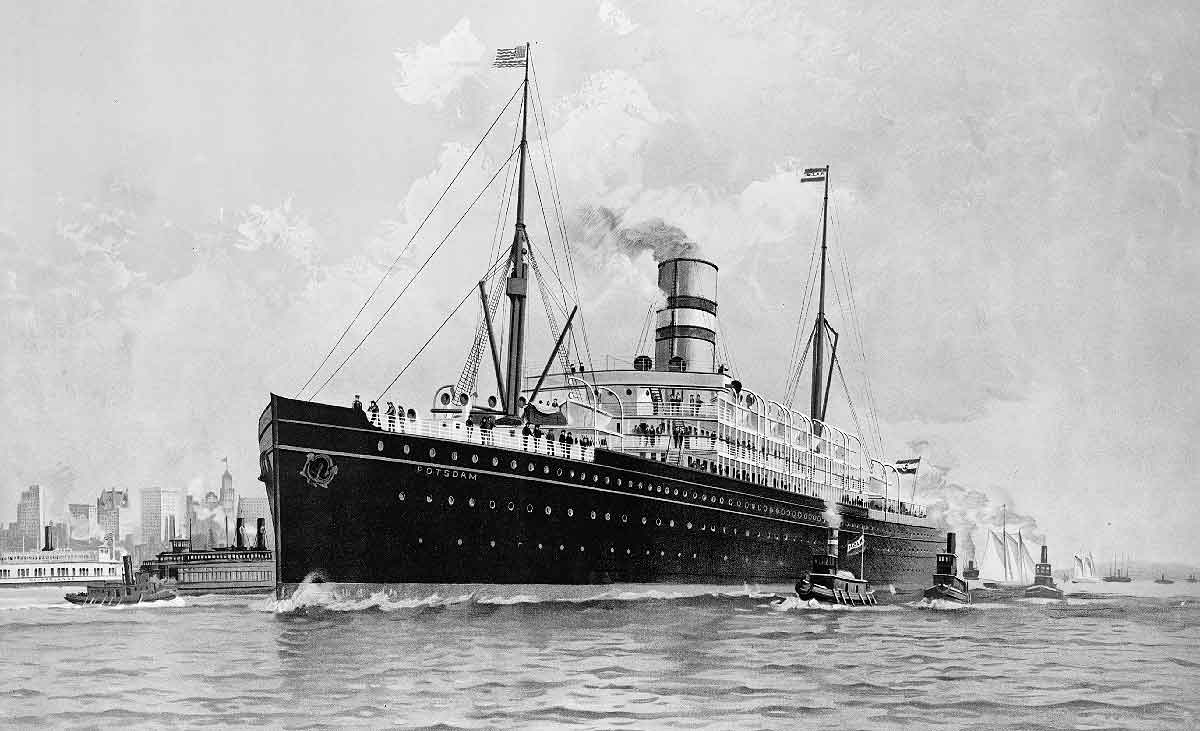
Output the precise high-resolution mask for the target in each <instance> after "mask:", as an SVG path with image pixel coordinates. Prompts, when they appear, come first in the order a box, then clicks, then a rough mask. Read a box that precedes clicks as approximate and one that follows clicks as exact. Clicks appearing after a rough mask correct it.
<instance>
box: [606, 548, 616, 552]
mask: <svg viewBox="0 0 1200 731" xmlns="http://www.w3.org/2000/svg"><path fill="white" fill-rule="evenodd" d="M608 552H609V553H616V552H617V549H616V548H609V549H608Z"/></svg>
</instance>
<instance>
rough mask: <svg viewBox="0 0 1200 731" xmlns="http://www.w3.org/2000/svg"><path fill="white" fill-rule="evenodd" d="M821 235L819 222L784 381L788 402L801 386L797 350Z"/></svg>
mask: <svg viewBox="0 0 1200 731" xmlns="http://www.w3.org/2000/svg"><path fill="white" fill-rule="evenodd" d="M820 236H821V227H820V224H819V223H818V225H817V227H816V228H815V229H814V231H813V245H812V248H811V249H810V251H809V256H808V273H807V274H806V276H805V278H804V294H802V295H801V297H800V319H799V320H797V321H796V336H795V338H794V339H793V340H792V354H791V363H790V365H789V372H788V375H787V379H786V380H785V381H784V395H785V396H787V397H788V403H791V402H792V401H793V400H794V399H793V398H792V396H791V394H792V391H793V390H795V389H796V388H798V387H799V384H800V373H801V371H802V370H803V367H804V363H803V361H797V360H796V357H795V356H796V352H797V351H799V350H800V333H802V332H803V327H804V324H805V323H806V322H807V321H808V312H809V309H810V308H811V307H812V302H811V301H810V300H809V297H810V296H811V295H812V288H813V284H814V280H815V277H814V270H815V268H816V259H817V249H818V242H819V241H820ZM793 374H794V375H793Z"/></svg>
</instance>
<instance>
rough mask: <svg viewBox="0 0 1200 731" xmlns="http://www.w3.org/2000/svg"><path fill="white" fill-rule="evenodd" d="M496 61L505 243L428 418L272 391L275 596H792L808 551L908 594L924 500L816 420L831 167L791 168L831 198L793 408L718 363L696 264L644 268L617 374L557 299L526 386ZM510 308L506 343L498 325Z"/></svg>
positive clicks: (268, 456)
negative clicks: (642, 303)
mask: <svg viewBox="0 0 1200 731" xmlns="http://www.w3.org/2000/svg"><path fill="white" fill-rule="evenodd" d="M496 65H497V66H500V67H505V66H517V67H523V68H524V82H523V83H522V84H521V86H519V87H518V88H517V90H516V91H514V93H513V97H510V100H509V101H510V103H512V101H513V99H515V98H516V96H517V95H518V94H520V95H521V98H522V102H521V109H520V116H521V121H520V127H519V133H520V143H519V145H518V146H517V147H515V148H514V149H513V150H512V155H511V156H510V157H514V156H515V159H516V161H517V162H516V165H515V166H514V167H515V172H514V173H513V178H515V181H514V185H513V187H514V188H515V203H516V206H515V208H516V215H515V234H514V235H513V238H512V245H511V246H510V247H507V249H508V250H507V253H505V254H504V255H503V256H502V257H499V258H498V259H497V260H496V264H495V265H494V266H493V268H492V274H493V275H494V276H491V277H490V279H491V281H490V282H489V281H488V279H489V277H487V276H485V278H484V279H485V281H481V282H480V283H479V286H478V300H479V302H480V304H481V322H480V325H479V328H478V329H477V331H476V337H475V342H474V347H473V348H472V351H471V352H472V356H473V358H474V360H473V361H472V358H471V357H469V358H468V366H467V367H465V368H464V370H463V375H461V376H460V377H459V380H458V382H456V383H455V384H453V385H447V386H444V387H442V388H440V389H438V390H437V391H436V393H435V394H434V398H433V404H432V407H431V408H430V409H429V410H428V411H425V412H423V413H419V412H418V410H417V409H412V408H409V409H406V408H404V407H403V406H401V407H399V408H394V407H392V406H390V405H389V407H388V408H387V409H386V410H381V409H380V408H379V407H378V406H377V405H376V402H375V401H372V402H371V408H370V409H367V410H364V409H363V408H362V405H361V402H359V400H358V397H357V396H356V397H355V403H354V405H352V406H336V405H330V404H325V403H318V402H316V401H313V400H311V398H312V397H310V399H309V400H303V399H298V398H286V397H284V396H280V395H276V394H272V395H271V397H270V402H269V404H268V405H267V407H266V409H265V410H264V411H263V413H262V416H261V418H260V419H259V423H258V438H259V452H260V469H261V475H260V479H261V480H262V481H263V482H264V483H265V484H266V487H267V493H268V497H269V502H270V506H271V510H272V513H273V518H274V521H273V522H274V527H275V532H276V536H275V538H276V540H275V546H276V556H277V587H276V588H277V593H278V594H279V595H280V596H286V595H288V594H290V593H291V592H293V591H294V590H295V588H296V586H297V585H298V584H300V583H301V582H303V581H304V580H306V578H307V579H313V578H317V579H320V580H324V581H328V582H337V583H349V584H394V583H410V582H416V583H494V584H508V583H517V584H527V583H536V584H593V583H610V582H634V583H642V582H669V583H687V584H737V585H741V584H743V583H757V584H791V583H794V582H795V581H796V579H797V578H799V577H800V576H801V575H803V573H804V572H805V571H806V570H807V568H808V567H809V566H810V565H811V564H812V558H813V556H814V555H815V554H825V553H826V552H827V551H837V552H838V553H840V554H841V555H842V556H844V555H845V553H846V551H847V546H848V544H851V543H856V544H857V543H858V541H859V540H860V539H861V540H862V542H863V543H864V544H865V548H862V549H861V550H862V552H863V553H862V555H861V556H860V557H858V560H855V561H853V562H852V563H854V564H858V566H856V567H855V568H859V569H860V573H862V574H864V575H865V576H866V577H867V578H869V579H870V580H871V581H872V582H873V583H875V584H876V585H880V584H885V585H886V584H887V583H892V584H894V585H896V586H897V587H911V588H920V587H921V585H922V582H923V581H924V580H925V578H926V576H927V573H928V567H929V565H930V562H931V559H932V558H933V557H934V556H935V554H936V553H937V551H938V548H939V547H940V545H941V544H942V542H943V540H944V534H943V533H942V532H941V531H939V530H938V528H937V527H936V525H935V523H934V522H933V521H932V520H931V519H930V518H929V517H928V515H927V511H926V509H925V508H924V507H923V506H921V505H918V504H915V503H913V502H911V501H904V500H902V499H901V496H900V490H899V487H900V474H901V472H907V471H908V470H907V469H905V468H904V467H902V468H901V469H899V470H898V469H897V467H896V465H894V464H890V463H887V462H885V461H883V460H882V459H881V458H880V457H879V456H878V455H875V456H873V455H872V454H871V452H870V449H869V447H868V445H867V442H866V441H865V440H864V439H863V438H862V437H861V436H859V435H857V434H855V433H853V432H851V431H848V430H846V429H842V428H839V427H837V426H834V425H832V424H829V423H826V422H825V412H826V407H827V405H828V399H829V390H830V385H831V380H832V376H833V371H834V367H835V365H836V359H837V349H836V343H837V333H836V332H835V331H834V330H833V328H832V326H831V325H830V324H829V322H828V321H827V320H826V316H825V276H826V251H827V242H826V235H825V229H826V227H827V219H828V201H829V169H828V167H827V166H826V167H821V168H810V169H808V170H806V171H805V176H804V179H805V180H811V181H816V182H823V183H824V186H825V197H824V204H823V206H822V224H821V242H820V267H821V268H820V293H819V300H818V302H817V306H818V310H817V315H816V320H815V324H814V326H813V329H812V331H811V334H810V336H809V341H808V345H807V348H806V351H811V353H812V360H811V364H810V370H811V394H810V410H809V412H808V413H801V412H800V411H799V410H797V409H795V408H792V407H790V406H789V405H785V404H784V403H781V402H780V401H777V400H773V399H771V398H768V397H767V396H765V395H763V394H760V393H759V392H758V391H756V390H753V389H751V388H749V387H747V386H746V385H744V384H743V383H741V382H740V381H739V380H738V379H737V378H736V377H735V375H736V374H733V373H731V372H729V369H728V368H727V367H726V366H724V365H722V364H720V363H718V359H717V355H718V339H717V333H718V325H717V322H718V321H717V305H718V298H717V275H718V268H717V265H716V264H714V263H712V262H709V261H706V260H703V259H700V258H695V257H686V256H684V257H674V258H666V259H665V260H663V261H660V262H659V263H658V284H659V286H660V288H661V289H662V290H663V293H664V295H665V306H662V307H661V308H660V309H658V310H657V322H656V323H655V324H656V327H655V330H654V348H653V356H650V355H649V354H648V353H645V354H636V355H635V357H633V358H632V361H631V362H630V365H631V367H629V368H604V369H599V370H596V369H592V368H588V367H585V366H583V365H580V366H578V367H576V365H575V364H574V363H570V362H568V360H567V358H566V356H565V353H566V348H565V347H564V340H567V341H568V342H569V339H567V335H568V334H569V333H571V332H572V330H571V328H572V327H573V326H572V322H573V320H574V316H575V314H576V310H577V309H578V307H577V306H576V308H575V309H573V310H571V312H570V313H569V314H567V313H566V308H565V307H563V308H562V310H561V312H562V314H566V322H565V324H564V325H563V326H562V328H561V330H559V328H558V327H557V323H555V322H553V318H551V322H552V327H554V331H553V332H552V334H554V332H556V333H557V334H558V340H557V342H556V343H555V344H554V346H553V349H552V351H551V353H550V354H549V357H548V358H547V359H546V361H545V367H544V368H542V369H541V372H540V374H539V375H537V376H536V377H534V376H533V375H531V374H526V373H524V365H525V358H526V353H525V340H526V337H525V335H526V304H527V303H526V300H527V295H528V293H529V289H530V273H531V271H532V273H533V274H534V275H535V276H536V277H537V279H538V281H539V282H540V283H541V282H542V277H541V274H540V272H539V271H538V267H537V261H536V260H535V259H534V253H535V250H536V247H533V246H532V245H531V244H530V241H529V236H528V233H527V230H526V225H525V215H524V213H525V186H526V172H527V161H526V156H527V148H528V144H529V143H528V137H527V125H528V119H529V116H530V115H529V110H528V108H529V105H530V91H529V81H530V66H529V53H528V46H523V47H518V48H515V49H511V50H507V51H501V52H500V53H499V54H498V57H497V62H496ZM535 111H536V109H535ZM501 114H503V110H502V111H501ZM497 119H499V117H497ZM494 124H495V123H493V126H494ZM514 136H515V135H514ZM485 137H486V134H485ZM543 141H544V135H543ZM547 167H548V166H547ZM531 172H532V171H531ZM551 174H552V171H551ZM452 183H453V181H452ZM548 188H549V184H543V185H542V190H547V189H548ZM439 200H440V199H439ZM476 200H478V199H476ZM547 228H548V229H549V228H550V225H549V224H547ZM562 232H563V233H564V234H565V227H564V228H563V229H562ZM549 234H550V232H549V231H547V235H549ZM539 255H540V254H539ZM481 268H482V267H481ZM385 276H386V275H385ZM489 284H490V285H491V288H490V291H489V288H488V286H489ZM542 286H543V287H544V286H545V285H544V283H542ZM814 289H815V288H814ZM472 296H474V295H472ZM504 297H507V310H508V317H507V330H506V331H504V332H500V327H499V326H496V327H493V320H500V317H499V312H500V309H501V307H500V305H501V304H502V303H503V301H504V300H503V298H504ZM543 297H544V295H543ZM364 307H365V304H364ZM360 313H361V310H360ZM347 329H349V328H347ZM501 334H503V335H504V336H505V342H506V343H507V347H502V346H503V345H504V343H502V342H501V341H500V338H499V337H498V336H499V335H501ZM339 342H340V341H339ZM335 347H336V345H335ZM488 351H490V356H491V358H490V360H491V363H492V366H493V367H494V370H495V377H496V390H497V392H498V393H497V394H496V395H495V396H491V397H488V398H487V399H486V400H484V399H480V397H479V396H478V392H477V389H478V387H479V381H478V378H477V376H478V370H479V363H480V361H481V360H485V359H484V358H483V354H484V353H487V352H488ZM331 352H332V351H331ZM805 357H807V355H806V356H805ZM327 359H328V357H327ZM538 362H541V361H540V359H539V361H538ZM627 362H628V361H627ZM318 370H319V369H318ZM797 375H798V374H797ZM310 380H311V379H310ZM326 383H328V380H326ZM306 385H307V384H306ZM389 388H390V387H389ZM302 390H303V389H302ZM385 394H386V391H385ZM385 394H381V395H380V397H379V399H378V401H379V402H380V403H382V398H383V396H384V395H385ZM389 404H390V402H389ZM913 461H914V460H909V461H907V462H910V463H911V462H913ZM860 578H862V577H860Z"/></svg>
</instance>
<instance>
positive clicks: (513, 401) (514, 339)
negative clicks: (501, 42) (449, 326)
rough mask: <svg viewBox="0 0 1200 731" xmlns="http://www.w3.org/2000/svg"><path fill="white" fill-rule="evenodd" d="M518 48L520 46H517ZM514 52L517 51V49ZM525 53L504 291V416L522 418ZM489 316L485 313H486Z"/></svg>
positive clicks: (526, 120) (526, 287) (525, 285)
mask: <svg viewBox="0 0 1200 731" xmlns="http://www.w3.org/2000/svg"><path fill="white" fill-rule="evenodd" d="M518 48H519V47H518ZM514 50H515V49H514ZM522 50H524V51H525V53H524V56H525V82H524V84H523V96H522V99H521V148H520V163H519V164H520V171H519V173H518V176H517V223H516V230H515V231H514V233H513V243H512V250H511V251H510V253H509V259H508V261H509V264H508V282H507V284H506V286H505V292H506V293H507V294H508V300H509V308H508V312H509V314H508V370H507V373H506V375H505V379H504V380H505V388H504V396H505V398H506V403H505V404H504V413H505V414H507V415H508V416H511V417H520V405H519V403H518V399H519V398H520V395H521V380H522V378H523V377H524V374H523V373H522V366H523V363H524V358H525V299H526V295H527V294H528V291H529V279H528V272H527V266H526V264H525V246H526V243H527V242H528V238H527V236H526V234H525V157H526V152H527V149H528V146H529V141H528V136H527V129H528V126H529V44H528V43H526V44H525V47H524V49H522ZM485 315H486V313H485Z"/></svg>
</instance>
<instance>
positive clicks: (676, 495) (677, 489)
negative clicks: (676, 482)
mask: <svg viewBox="0 0 1200 731" xmlns="http://www.w3.org/2000/svg"><path fill="white" fill-rule="evenodd" d="M673 494H674V495H675V497H679V488H678V487H677V488H675V492H674V493H673Z"/></svg>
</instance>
